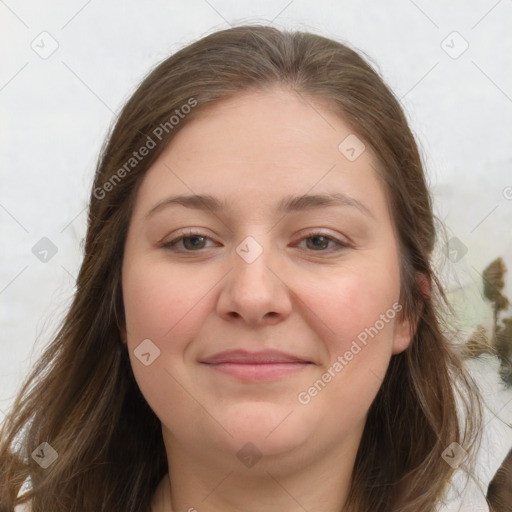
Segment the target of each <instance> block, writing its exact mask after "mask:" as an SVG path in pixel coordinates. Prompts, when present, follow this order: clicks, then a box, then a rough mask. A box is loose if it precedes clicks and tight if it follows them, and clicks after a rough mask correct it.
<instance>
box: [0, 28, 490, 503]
mask: <svg viewBox="0 0 512 512" xmlns="http://www.w3.org/2000/svg"><path fill="white" fill-rule="evenodd" d="M276 86H281V87H286V88H288V89H289V90H290V91H292V92H294V93H297V94H300V95H301V96H302V97H303V98H310V99H317V100H321V101H324V102H326V104H328V105H329V106H330V108H331V109H332V111H333V112H336V113H338V114H339V115H340V116H341V117H342V118H343V119H344V120H345V121H346V122H347V123H349V124H350V126H351V127H352V128H353V130H354V132H355V133H356V134H358V136H359V137H360V138H361V139H362V140H363V141H365V144H368V145H369V146H370V147H371V148H372V150H373V151H374V153H375V155H376V156H377V158H378V161H379V168H378V173H379V177H380V178H381V179H382V181H383V184H384V187H385V190H386V194H387V198H388V202H389V208H390V212H391V215H392V221H393V223H394V227H395V229H396V233H397V236H398V239H399V247H400V262H401V293H400V303H401V304H402V305H403V309H402V310H401V312H400V314H401V315H402V314H403V315H406V316H407V317H408V318H411V319H416V320H418V323H417V329H416V331H415V334H414V338H413V340H412V343H411V345H410V347H409V348H408V349H407V350H405V351H404V352H402V353H400V354H397V355H395V356H393V357H392V358H391V362H390V365H389V368H388V370H387V373H386V376H385V378H384V381H383V383H382V386H381V388H380V390H379V392H378V394H377V396H376V398H375V400H374V402H373V403H372V405H371V407H370V410H369V412H368V417H367V422H366V426H365V429H364V432H363V437H362V440H361V444H360V446H359V450H358V453H357V458H356V461H355V466H354V470H353V478H352V482H351V488H350V494H349V498H348V502H347V504H346V507H345V509H344V510H345V511H347V512H348V511H354V512H355V511H358V512H361V511H368V510H371V511H374V512H378V511H382V512H384V511H389V512H390V511H393V512H398V511H400V512H413V511H414V512H427V511H428V512H431V511H432V510H434V507H435V504H436V503H437V500H439V499H440V498H441V496H442V494H443V491H444V490H446V488H447V486H448V484H449V481H450V479H451V477H452V474H453V473H454V468H453V467H452V465H450V464H449V463H448V462H447V458H446V455H445V454H444V453H443V452H444V451H445V450H446V449H448V450H450V446H452V448H451V449H452V450H453V449H454V447H455V449H457V450H458V449H459V448H458V446H457V445H452V443H457V444H458V445H460V446H461V447H462V448H463V449H464V450H466V451H467V452H468V453H469V455H470V456H469V457H468V458H467V459H466V460H469V461H472V460H474V458H473V453H474V450H475V449H476V447H477V446H478V445H479V439H480V437H479V433H480V426H481V402H480V400H481V398H480V395H479V394H478V389H477V387H476V384H475V383H474V381H472V378H471V376H470V375H469V374H468V373H467V372H466V370H465V369H464V367H463V364H462V360H461V358H460V356H459V355H458V353H457V350H456V345H455V344H454V343H453V342H451V341H450V340H449V339H448V337H447V336H446V334H445V332H446V329H445V327H446V326H445V324H444V322H446V320H445V319H444V318H445V316H444V315H445V313H446V311H449V310H450V307H449V304H448V301H447V299H446V296H445V293H444V291H443V288H442V285H441V284H440V282H439V280H438V278H437V277H436V274H435V272H434V270H433V268H432V264H431V257H432V253H433V249H434V245H435V243H436V231H437V230H436V227H435V216H434V215H433V210H432V200H431V197H430V195H429V191H428V188H427V185H426V180H425V175H424V170H423V165H422V161H421V157H420V154H419V151H418V148H417V145H416V142H415V139H414V136H413V134H412V133H411V130H410V128H409V126H408V123H407V120H406V118H405V116H404V113H403V111H402V108H401V106H400V103H399V101H398V100H397V98H396V97H395V95H394V94H393V93H392V92H391V91H390V90H389V88H388V87H387V86H386V85H385V83H384V82H383V80H382V79H381V78H380V76H379V74H378V73H377V72H376V71H375V70H374V69H373V67H372V66H371V65H370V64H369V63H368V62H367V61H366V60H365V59H364V58H363V57H362V56H360V54H359V53H358V52H357V51H355V50H353V49H351V48H350V46H349V45H347V44H342V43H340V42H337V41H334V40H331V39H328V38H325V37H322V36H320V35H315V34H312V33H307V32H300V31H298V32H287V31H280V30H278V29H276V28H273V27H268V26H259V25H244V26H237V27H234V28H230V29H227V30H222V31H218V32H215V33H212V34H210V35H208V36H206V37H203V38H202V39H200V40H198V41H196V42H194V43H193V44H191V45H189V46H186V47H185V48H183V49H181V50H180V51H178V52H177V53H175V54H174V55H172V56H170V57H169V58H167V59H166V60H164V61H163V62H161V63H160V64H159V65H158V66H156V67H155V69H154V70H153V71H152V72H151V73H150V74H149V75H148V76H147V77H146V78H145V79H144V80H143V82H142V83H141V84H140V86H139V87H138V88H137V90H136V91H135V93H134V94H133V95H132V97H131V98H130V99H129V101H128V102H127V104H126V105H125V106H124V108H123V109H122V111H121V113H120V115H119V117H118V119H117V122H116V123H115V125H114V127H113V129H112V130H111V133H110V134H109V137H108V139H107V141H106V143H105V145H104V147H103V148H102V152H101V155H100V158H99V161H98V166H97V169H96V174H95V179H94V185H93V189H92V191H91V196H90V206H89V212H88V228H87V235H86V240H85V254H84V258H83V263H82V266H81V268H80V272H79V275H78V278H77V282H76V292H75V294H74V297H73V302H72V305H71V307H70V309H69V311H68V313H67V315H66V316H65V318H64V320H63V322H62V324H61V326H60V330H59V331H58V332H57V333H56V335H55V337H54V339H53V340H52V342H51V343H50V344H49V346H48V347H47V348H46V350H45V352H44V353H43V354H42V356H41V357H40V359H39V360H38V362H37V364H36V365H35V366H34V368H33V370H32V372H31V373H30V375H29V376H28V377H27V378H26V379H25V381H24V383H23V386H22V387H21V389H20V391H19V394H18V395H17V397H16V400H15V401H14V403H13V405H12V407H11V409H10V411H9V414H8V416H7V419H6V420H5V422H4V424H3V427H2V430H1V437H0V459H1V465H0V512H12V510H13V507H14V505H15V499H16V496H17V494H18V491H19V489H20V487H21V486H22V484H23V483H24V481H25V480H26V478H27V477H30V483H31V487H32V489H31V490H29V491H28V492H27V493H26V494H25V499H32V504H33V509H32V510H33V512H64V511H65V512H74V511H76V512H84V511H85V512H100V511H109V512H112V511H117V510H119V511H121V510H122V511H123V512H149V511H150V501H151V498H152V495H153V493H154V491H155V488H156V486H157V484H158V483H159V481H160V480H161V479H162V478H163V476H164V475H165V473H166V472H167V459H166V453H165V447H164V444H163V440H162V433H161V424H160V421H159V419H158V418H157V416H156V415H155V414H154V412H153V411H152V410H151V408H150V407H149V406H148V404H147V403H146V401H145V399H144V398H143V396H142V394H141V393H140V391H139V388H138V386H137V383H136V381H135V379H134V376H133V373H132V369H131V366H130V361H129V358H128V354H127V351H126V346H125V345H123V343H122V342H121V338H120V329H121V328H122V327H123V326H124V321H125V319H124V310H123V300H122V289H121V264H122V260H123V252H124V243H125V240H126V234H127V229H128V225H129V222H130V216H131V212H132V207H133V204H134V199H135V196H136V194H137V190H138V188H139V186H140V184H141V181H142V179H143V178H144V175H145V172H146V171H147V170H148V168H149V167H150V166H151V164H152V163H153V162H154V161H155V159H156V158H157V157H158V156H159V155H160V154H161V152H162V150H163V149H164V148H165V146H166V145H167V143H168V142H169V141H170V140H171V139H172V137H173V136H174V134H175V133H177V132H178V131H179V130H180V129H181V128H182V127H183V126H185V125H186V123H188V122H190V120H191V119H194V117H196V116H197V115H199V114H200V113H201V111H202V110H203V109H204V108H206V107H207V106H208V105H210V104H213V103H215V102H217V101H219V100H222V99H225V98H229V97H232V96H233V95H236V94H237V93H241V92H245V91H249V90H263V89H271V88H272V87H276ZM185 105H188V106H189V107H187V108H185V107H184V106H185ZM173 115H175V117H176V118H175V119H174V120H172V119H171V116H173ZM178 118H179V120H178ZM340 142H341V141H340ZM144 146H145V147H147V148H149V151H148V152H147V154H146V156H144V158H140V159H136V161H133V160H131V158H132V157H133V154H134V152H135V153H137V154H140V153H141V151H140V149H141V148H142V147H144ZM122 169H124V171H122ZM417 273H423V275H424V276H425V277H426V280H427V281H428V283H429V284H430V286H431V294H430V295H428V294H425V293H422V290H421V287H420V285H419V284H418V282H417V280H416V279H415V276H416V275H417ZM443 312H444V313H443ZM457 404H460V405H461V414H460V415H459V416H458V415H457V407H458V406H457ZM43 442H47V443H48V444H49V445H50V447H51V448H52V449H53V450H55V452H56V453H57V455H58V456H57V458H56V460H55V461H53V463H52V464H51V465H50V466H49V467H47V468H42V467H41V466H40V465H39V464H38V463H37V460H36V459H35V457H34V456H32V454H33V452H34V450H36V449H38V447H39V446H40V445H41V443H43ZM45 448H47V447H46V445H44V446H43V449H45ZM40 449H41V448H39V450H40ZM450 453H451V452H450ZM468 471H472V467H469V466H468ZM20 502H21V499H19V500H18V501H16V503H20Z"/></svg>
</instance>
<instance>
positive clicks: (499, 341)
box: [464, 256, 512, 387]
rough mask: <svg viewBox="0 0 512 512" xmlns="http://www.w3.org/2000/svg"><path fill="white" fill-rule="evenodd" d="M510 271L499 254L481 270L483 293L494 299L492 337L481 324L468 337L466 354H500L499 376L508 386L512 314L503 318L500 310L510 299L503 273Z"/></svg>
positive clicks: (511, 376)
mask: <svg viewBox="0 0 512 512" xmlns="http://www.w3.org/2000/svg"><path fill="white" fill-rule="evenodd" d="M506 272H507V267H506V265H505V262H504V261H503V259H502V258H501V256H500V257H498V258H496V259H495V260H494V261H492V262H491V263H489V265H488V266H487V267H486V268H485V270H484V271H483V273H482V281H483V287H484V297H485V298H486V299H487V300H488V301H489V302H490V303H491V307H492V312H493V324H492V331H491V337H490V338H489V337H488V336H487V330H486V329H485V327H484V326H483V325H481V324H479V325H478V326H477V327H476V330H475V331H474V332H473V334H472V335H471V336H470V337H469V339H468V340H467V341H466V344H465V347H464V355H465V357H478V356H479V355H480V354H482V353H491V354H494V355H497V356H498V358H499V360H500V371H499V373H500V377H501V379H502V380H503V381H504V382H505V384H506V385H507V387H511V386H512V316H510V317H508V318H502V319H501V320H500V313H501V312H502V311H506V310H507V309H508V307H509V306H510V301H509V300H508V298H507V297H506V296H505V295H503V293H502V292H503V288H504V287H505V280H504V275H505V273H506Z"/></svg>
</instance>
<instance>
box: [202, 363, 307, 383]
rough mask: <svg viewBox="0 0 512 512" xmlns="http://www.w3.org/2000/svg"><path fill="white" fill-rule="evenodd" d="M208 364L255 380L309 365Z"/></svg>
mask: <svg viewBox="0 0 512 512" xmlns="http://www.w3.org/2000/svg"><path fill="white" fill-rule="evenodd" d="M208 366H209V367H210V368H212V369H213V370H216V371H218V372H222V373H226V374H228V375H232V376H234V377H237V378H239V379H242V380H253V381H257V380H272V379H277V378H279V377H284V376H286V375H290V374H293V373H297V372H299V371H301V370H303V369H304V368H306V367H307V366H309V363H259V364H248V363H217V364H208Z"/></svg>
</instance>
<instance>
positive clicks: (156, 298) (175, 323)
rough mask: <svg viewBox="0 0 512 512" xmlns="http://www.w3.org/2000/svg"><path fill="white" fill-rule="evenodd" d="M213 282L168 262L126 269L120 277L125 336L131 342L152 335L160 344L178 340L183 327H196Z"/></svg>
mask: <svg viewBox="0 0 512 512" xmlns="http://www.w3.org/2000/svg"><path fill="white" fill-rule="evenodd" d="M210 281H211V282H210ZM212 283H213V284H214V283H215V280H212V279H207V278H205V277H204V276H202V277H201V276H199V275H198V274H197V273H193V272H189V271H183V270H181V271H180V269H178V267H174V268H173V267H171V266H170V265H157V264H152V265H150V264H147V265H144V264H143V263H139V264H137V265H133V266H132V267H130V268H128V269H127V272H126V274H125V275H124V276H123V300H124V305H125V311H126V323H127V329H128V337H129V338H130V337H131V338H132V341H133V342H136V340H138V339H140V340H142V339H145V338H150V339H152V338H154V339H155V340H158V343H160V344H163V343H165V340H168V339H174V340H179V339H181V338H182V337H183V335H184V333H183V329H184V328H186V327H187V326H188V328H190V327H191V326H194V325H195V326H197V327H199V324H198V319H197V315H198V313H199V312H200V310H201V308H200V303H201V301H202V300H204V299H205V298H206V297H205V294H206V293H207V291H208V290H209V289H210V288H211V287H212ZM178 333H180V335H179V336H178V335H177V334H178ZM173 345H174V344H173Z"/></svg>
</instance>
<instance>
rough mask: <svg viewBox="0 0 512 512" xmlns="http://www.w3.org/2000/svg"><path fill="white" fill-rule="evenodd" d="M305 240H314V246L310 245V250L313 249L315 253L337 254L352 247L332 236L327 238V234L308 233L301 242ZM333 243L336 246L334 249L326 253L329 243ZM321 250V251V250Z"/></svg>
mask: <svg viewBox="0 0 512 512" xmlns="http://www.w3.org/2000/svg"><path fill="white" fill-rule="evenodd" d="M303 240H305V241H306V242H307V241H308V240H312V241H313V243H312V244H307V243H306V245H309V247H308V248H311V250H313V251H314V252H337V251H341V250H343V249H346V248H348V247H351V245H350V244H349V243H348V242H342V241H341V240H338V239H337V238H334V237H332V236H327V234H326V233H323V232H314V233H308V235H307V236H305V237H303V238H301V241H303ZM330 242H332V243H333V244H334V247H332V248H331V250H329V251H326V250H324V249H326V248H327V246H328V245H329V243H330ZM319 249H320V250H319Z"/></svg>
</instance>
